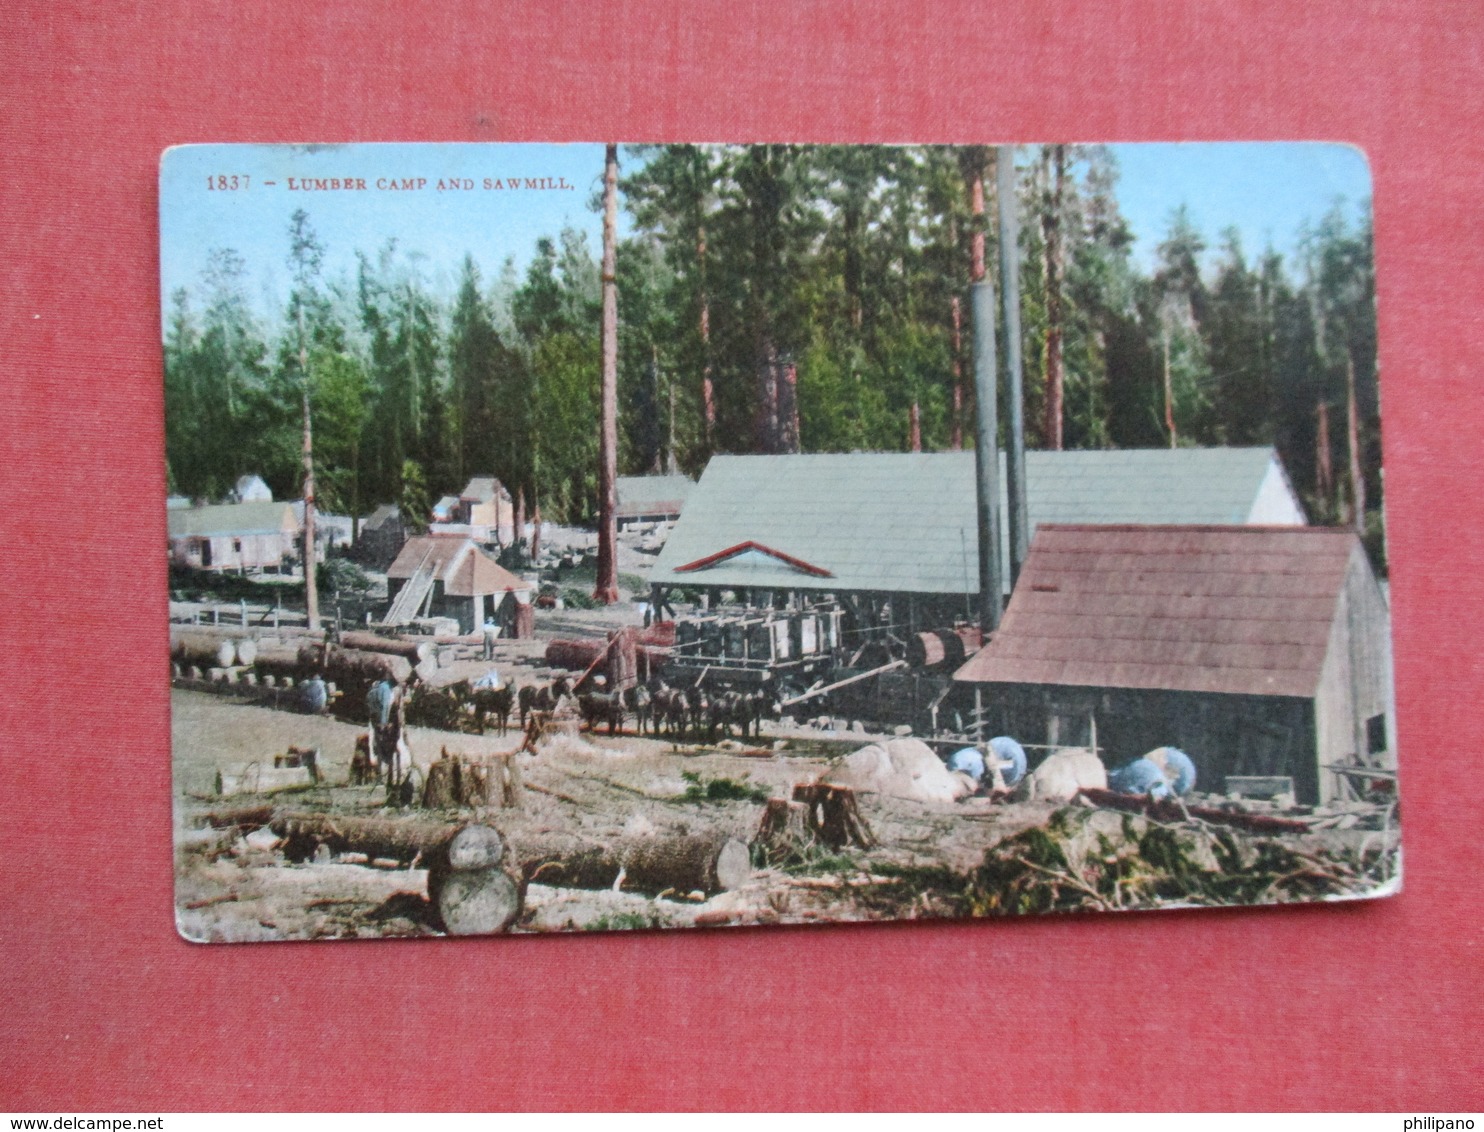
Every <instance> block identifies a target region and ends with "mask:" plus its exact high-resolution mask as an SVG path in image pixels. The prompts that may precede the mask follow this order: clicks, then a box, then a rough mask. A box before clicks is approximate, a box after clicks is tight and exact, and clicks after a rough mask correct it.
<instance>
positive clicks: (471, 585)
mask: <svg viewBox="0 0 1484 1132" xmlns="http://www.w3.org/2000/svg"><path fill="white" fill-rule="evenodd" d="M386 576H387V592H388V596H389V597H390V598H391V605H390V606H389V607H388V609H387V614H386V617H385V618H384V619H383V620H384V622H385V623H386V624H388V625H401V624H406V623H407V622H409V621H411V620H413V619H414V618H416V617H425V616H432V617H454V618H457V619H458V622H459V631H460V632H463V633H472V632H474V630H475V629H476V628H478V627H479V626H480V625H482V624H484V619H485V618H486V617H494V618H495V619H496V621H500V620H501V619H502V616H503V613H502V608H501V607H502V603H503V602H504V600H505V595H506V594H511V593H514V594H526V595H528V596H527V601H529V594H530V591H531V584H530V583H529V582H527V581H525V580H524V579H522V578H518V577H516V576H515V575H514V574H512V573H511V572H510V571H509V570H507V569H505V567H503V566H501V565H500V564H499V563H498V562H496V561H495V560H494V559H493V558H491V557H490V556H489V554H488V553H486V552H485V550H484V549H483V548H481V547H480V546H478V545H477V544H476V543H475V542H474V540H473V539H471V538H468V537H466V536H463V535H447V534H431V535H418V536H415V537H413V538H410V539H408V540H407V541H406V542H405V543H404V544H403V546H402V550H401V552H400V553H399V554H398V555H397V558H396V561H394V562H393V563H392V564H391V566H389V567H388V568H387V572H386Z"/></svg>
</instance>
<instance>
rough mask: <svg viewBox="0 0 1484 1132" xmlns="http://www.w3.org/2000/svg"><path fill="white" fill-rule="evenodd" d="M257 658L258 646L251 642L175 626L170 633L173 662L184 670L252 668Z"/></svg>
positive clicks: (204, 630) (223, 634) (221, 634)
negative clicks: (249, 666) (242, 665)
mask: <svg viewBox="0 0 1484 1132" xmlns="http://www.w3.org/2000/svg"><path fill="white" fill-rule="evenodd" d="M244 655H245V656H246V659H243V657H244ZM255 655H256V646H255V645H254V644H253V642H252V641H251V640H246V639H243V640H238V639H237V638H234V637H231V636H228V635H227V634H225V633H214V632H211V631H210V630H207V629H193V628H179V627H174V626H172V627H171V630H170V658H171V659H172V660H173V661H175V662H176V663H177V664H179V665H181V666H182V667H186V666H190V665H195V666H196V667H198V668H231V667H232V666H233V665H235V664H238V663H242V664H251V663H252V658H253V657H254V656H255Z"/></svg>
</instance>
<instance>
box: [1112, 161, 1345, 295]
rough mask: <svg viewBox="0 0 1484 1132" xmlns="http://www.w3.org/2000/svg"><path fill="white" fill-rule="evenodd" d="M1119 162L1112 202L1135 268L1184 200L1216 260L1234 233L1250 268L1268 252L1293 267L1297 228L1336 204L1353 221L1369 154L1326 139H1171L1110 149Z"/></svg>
mask: <svg viewBox="0 0 1484 1132" xmlns="http://www.w3.org/2000/svg"><path fill="white" fill-rule="evenodd" d="M1109 148H1110V149H1111V150H1112V151H1113V154H1114V156H1115V157H1116V158H1117V159H1118V168H1119V174H1120V175H1119V179H1118V202H1119V205H1120V207H1121V208H1122V210H1123V215H1124V217H1125V218H1126V219H1127V220H1128V222H1129V227H1130V228H1132V229H1133V232H1134V236H1135V243H1134V262H1135V264H1136V265H1137V266H1139V267H1142V268H1148V267H1149V266H1150V265H1151V264H1152V263H1153V262H1154V259H1155V248H1156V247H1158V245H1159V243H1160V241H1161V240H1163V239H1164V235H1165V232H1166V231H1167V230H1168V229H1169V220H1170V215H1171V214H1172V213H1173V212H1174V211H1175V209H1176V208H1178V207H1179V206H1180V205H1181V204H1184V205H1186V206H1187V207H1188V208H1189V210H1190V216H1191V219H1192V220H1193V221H1194V222H1195V226H1196V228H1197V229H1199V230H1200V231H1201V232H1202V233H1203V234H1204V235H1205V237H1206V243H1207V245H1208V247H1209V249H1210V252H1209V253H1208V254H1214V253H1215V252H1216V251H1217V249H1219V247H1220V244H1221V242H1222V241H1221V233H1222V232H1223V231H1224V230H1225V229H1226V228H1229V227H1235V228H1236V229H1237V230H1238V231H1239V232H1240V233H1241V237H1242V250H1243V252H1244V253H1245V254H1246V256H1247V259H1248V262H1249V263H1250V262H1251V261H1252V260H1253V259H1255V258H1256V257H1257V256H1258V255H1260V254H1261V253H1262V252H1263V251H1265V250H1266V249H1267V248H1268V247H1269V246H1271V247H1272V248H1273V249H1274V250H1275V251H1277V252H1279V253H1280V254H1282V255H1283V257H1284V260H1285V261H1287V262H1288V263H1289V265H1290V266H1293V256H1294V254H1295V252H1296V251H1297V244H1298V234H1299V230H1300V228H1301V227H1302V225H1303V224H1304V222H1305V221H1306V220H1308V221H1311V222H1317V221H1318V220H1319V219H1320V218H1321V217H1322V216H1323V215H1324V214H1325V213H1326V212H1328V211H1329V210H1330V208H1331V207H1332V206H1333V205H1334V203H1335V202H1336V201H1337V200H1343V201H1344V202H1345V210H1346V214H1347V216H1348V217H1349V219H1350V221H1351V222H1352V223H1354V222H1356V221H1357V220H1358V219H1359V217H1360V215H1361V212H1360V209H1361V206H1362V205H1363V204H1364V203H1365V202H1368V201H1369V199H1370V195H1371V174H1370V168H1369V166H1368V165H1367V163H1366V159H1365V156H1364V155H1363V154H1362V153H1361V151H1360V150H1358V149H1355V148H1354V147H1352V146H1346V145H1337V144H1331V143H1324V142H1172V143H1158V142H1156V143H1147V142H1146V143H1137V144H1129V145H1114V146H1109Z"/></svg>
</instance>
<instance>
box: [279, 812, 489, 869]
mask: <svg viewBox="0 0 1484 1132" xmlns="http://www.w3.org/2000/svg"><path fill="white" fill-rule="evenodd" d="M269 824H270V825H271V827H272V829H273V832H274V833H276V834H278V836H280V837H282V838H284V839H285V842H286V844H285V846H284V854H285V855H286V856H287V857H288V858H289V859H290V860H296V861H297V860H309V859H311V858H312V857H313V856H314V852H315V850H316V849H317V848H318V847H319V846H321V845H325V846H327V847H328V848H329V850H330V852H332V853H336V854H339V853H364V854H365V855H366V856H367V857H368V858H373V859H374V858H378V857H379V858H383V859H386V860H390V861H400V862H402V863H403V864H411V863H412V862H413V861H417V860H421V861H422V863H424V864H427V863H428V862H429V861H431V860H432V859H433V858H435V857H437V855H438V854H439V853H440V852H442V851H443V850H444V848H445V847H446V846H447V845H448V844H449V842H451V841H452V840H453V838H454V835H455V834H457V833H458V832H459V831H460V830H461V829H463V828H464V827H463V826H459V825H455V824H453V823H451V822H427V821H395V820H393V819H390V818H360V817H332V816H331V815H329V814H313V813H281V814H278V815H277V816H275V817H274V819H273V821H272V822H270V823H269Z"/></svg>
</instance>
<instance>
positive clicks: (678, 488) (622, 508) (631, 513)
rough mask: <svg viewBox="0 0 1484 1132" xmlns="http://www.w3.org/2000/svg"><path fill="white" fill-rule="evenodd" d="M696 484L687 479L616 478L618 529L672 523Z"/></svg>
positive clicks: (667, 477)
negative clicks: (636, 524)
mask: <svg viewBox="0 0 1484 1132" xmlns="http://www.w3.org/2000/svg"><path fill="white" fill-rule="evenodd" d="M695 486H696V485H695V484H694V483H693V482H692V481H691V479H690V477H689V476H619V477H618V481H617V490H618V510H617V512H615V514H616V517H617V521H618V526H619V528H620V529H622V528H623V526H624V525H625V524H633V523H659V522H667V521H668V522H673V521H674V520H676V519H678V518H680V512H681V510H682V509H683V508H684V507H685V500H686V497H687V496H688V495H690V492H691V488H693V487H695Z"/></svg>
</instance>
